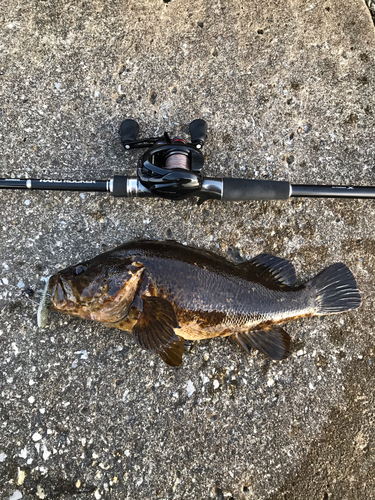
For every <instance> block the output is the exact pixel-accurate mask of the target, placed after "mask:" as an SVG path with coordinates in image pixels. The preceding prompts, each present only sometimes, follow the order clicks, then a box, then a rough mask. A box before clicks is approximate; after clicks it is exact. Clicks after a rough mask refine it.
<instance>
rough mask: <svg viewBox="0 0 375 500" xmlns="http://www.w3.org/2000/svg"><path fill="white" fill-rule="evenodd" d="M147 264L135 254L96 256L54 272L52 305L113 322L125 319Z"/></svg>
mask: <svg viewBox="0 0 375 500" xmlns="http://www.w3.org/2000/svg"><path fill="white" fill-rule="evenodd" d="M143 274H144V266H143V265H142V264H140V263H137V262H136V261H134V259H132V258H125V259H121V260H116V259H114V260H113V259H112V260H111V259H106V260H104V259H98V258H95V259H92V260H91V261H90V260H89V261H86V262H81V263H80V264H77V265H75V266H70V267H68V268H66V269H63V270H62V271H59V272H58V273H56V274H54V275H53V276H51V278H50V280H49V289H50V294H51V299H52V305H51V309H53V310H55V311H59V312H62V313H66V314H70V315H73V316H79V317H81V318H85V319H93V320H96V321H100V322H102V323H105V324H113V323H116V322H118V321H120V320H121V319H124V318H125V317H126V316H127V315H128V313H129V310H130V307H131V304H132V302H133V301H134V298H135V296H136V295H137V292H138V291H139V288H140V286H141V283H142V280H143Z"/></svg>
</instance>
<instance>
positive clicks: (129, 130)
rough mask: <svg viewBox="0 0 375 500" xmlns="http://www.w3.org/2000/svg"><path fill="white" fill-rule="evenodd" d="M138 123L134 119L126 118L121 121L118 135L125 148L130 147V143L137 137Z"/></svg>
mask: <svg viewBox="0 0 375 500" xmlns="http://www.w3.org/2000/svg"><path fill="white" fill-rule="evenodd" d="M138 132H139V125H138V123H137V122H136V121H135V120H131V119H130V118H128V119H127V120H124V121H123V122H122V123H121V127H120V137H121V142H122V145H123V146H124V148H125V149H130V147H131V146H130V143H132V142H134V141H135V140H136V139H137V135H138Z"/></svg>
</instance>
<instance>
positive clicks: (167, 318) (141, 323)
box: [132, 296, 184, 366]
mask: <svg viewBox="0 0 375 500" xmlns="http://www.w3.org/2000/svg"><path fill="white" fill-rule="evenodd" d="M141 299H142V312H141V313H140V315H139V318H138V321H137V323H136V324H135V325H134V327H133V330H132V332H133V335H134V339H135V341H136V342H137V343H138V345H140V346H141V347H143V349H147V350H149V351H151V352H154V353H156V354H159V356H160V357H161V359H162V360H163V361H164V363H166V364H167V365H169V366H179V365H180V364H181V363H182V355H183V352H184V339H181V338H180V337H178V336H177V335H176V334H175V332H174V328H177V327H178V326H179V325H178V321H177V317H176V314H175V312H174V310H173V307H172V304H171V303H170V302H168V300H165V299H162V298H160V297H148V296H142V297H141Z"/></svg>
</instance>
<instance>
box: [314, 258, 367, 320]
mask: <svg viewBox="0 0 375 500" xmlns="http://www.w3.org/2000/svg"><path fill="white" fill-rule="evenodd" d="M307 286H308V287H309V288H312V289H315V291H316V303H317V311H316V313H315V314H316V315H318V316H322V315H324V314H336V313H341V312H345V311H349V310H350V309H357V308H358V307H359V306H360V305H361V296H360V294H359V290H358V287H357V282H356V280H355V278H354V276H353V274H352V273H351V271H350V269H349V268H348V267H347V266H346V265H345V264H342V263H341V262H338V263H337V264H333V265H332V266H330V267H328V268H327V269H325V270H324V271H323V272H321V273H320V274H318V276H315V278H313V279H312V280H311V281H309V282H308V284H307Z"/></svg>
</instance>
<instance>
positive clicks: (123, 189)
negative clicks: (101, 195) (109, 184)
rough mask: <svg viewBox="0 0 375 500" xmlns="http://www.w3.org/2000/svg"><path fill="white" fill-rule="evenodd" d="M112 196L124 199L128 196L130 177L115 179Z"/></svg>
mask: <svg viewBox="0 0 375 500" xmlns="http://www.w3.org/2000/svg"><path fill="white" fill-rule="evenodd" d="M112 194H113V196H118V197H120V196H121V197H123V198H126V197H127V196H128V177H127V176H126V175H115V176H114V177H113V188H112Z"/></svg>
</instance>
